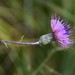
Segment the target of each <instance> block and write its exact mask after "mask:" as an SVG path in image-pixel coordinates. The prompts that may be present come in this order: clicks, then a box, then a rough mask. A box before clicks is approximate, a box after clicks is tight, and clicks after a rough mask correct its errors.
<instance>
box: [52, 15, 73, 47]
mask: <svg viewBox="0 0 75 75" xmlns="http://www.w3.org/2000/svg"><path fill="white" fill-rule="evenodd" d="M51 29H52V34H53V37H54V39H55V40H56V41H57V42H58V43H59V44H60V45H61V46H62V47H68V46H70V45H72V44H73V42H72V40H70V35H71V33H72V31H71V30H70V25H69V24H66V23H65V22H63V20H60V17H58V18H55V17H54V16H53V17H52V18H51Z"/></svg>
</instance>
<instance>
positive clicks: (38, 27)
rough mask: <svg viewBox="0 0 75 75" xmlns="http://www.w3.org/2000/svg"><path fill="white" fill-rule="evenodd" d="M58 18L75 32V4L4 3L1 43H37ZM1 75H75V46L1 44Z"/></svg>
mask: <svg viewBox="0 0 75 75" xmlns="http://www.w3.org/2000/svg"><path fill="white" fill-rule="evenodd" d="M54 14H57V15H60V16H61V18H62V19H64V20H65V21H68V23H69V24H71V27H72V28H73V30H75V0H0V39H4V40H14V41H20V39H21V37H22V36H24V37H23V39H22V41H30V42H31V41H37V40H38V39H39V37H40V36H41V35H44V34H47V33H50V32H51V30H50V19H51V16H52V15H54ZM0 75H75V46H72V47H70V48H67V49H64V48H62V47H60V46H59V45H58V44H57V43H56V42H51V43H50V44H48V45H45V46H40V45H38V46H35V45H34V46H27V45H15V44H8V48H7V47H6V46H5V45H4V44H3V43H0Z"/></svg>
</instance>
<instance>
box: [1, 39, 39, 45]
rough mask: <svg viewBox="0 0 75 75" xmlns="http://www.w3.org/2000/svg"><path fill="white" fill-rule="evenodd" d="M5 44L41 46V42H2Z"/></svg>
mask: <svg viewBox="0 0 75 75" xmlns="http://www.w3.org/2000/svg"><path fill="white" fill-rule="evenodd" d="M0 42H3V43H12V44H22V45H39V41H37V42H18V41H10V40H0Z"/></svg>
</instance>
